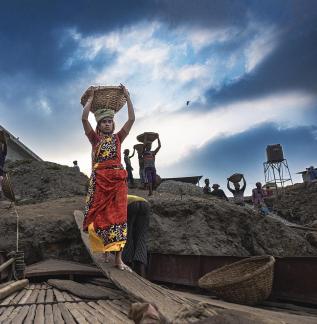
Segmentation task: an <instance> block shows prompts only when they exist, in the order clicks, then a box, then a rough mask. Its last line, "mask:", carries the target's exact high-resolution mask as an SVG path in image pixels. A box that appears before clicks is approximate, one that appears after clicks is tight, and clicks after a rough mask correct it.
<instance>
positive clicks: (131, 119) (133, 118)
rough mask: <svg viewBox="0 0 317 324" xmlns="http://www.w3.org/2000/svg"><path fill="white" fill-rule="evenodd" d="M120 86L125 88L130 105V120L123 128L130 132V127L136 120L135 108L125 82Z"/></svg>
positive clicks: (125, 94) (127, 132)
mask: <svg viewBox="0 0 317 324" xmlns="http://www.w3.org/2000/svg"><path fill="white" fill-rule="evenodd" d="M120 86H121V88H122V90H123V93H124V96H125V97H126V99H127V105H128V121H127V122H126V123H125V124H124V125H123V127H122V128H123V129H124V130H125V132H126V134H129V132H130V129H131V127H132V125H133V123H134V121H135V115H134V109H133V104H132V101H131V99H130V95H129V92H128V90H127V88H126V87H125V86H124V85H123V84H120Z"/></svg>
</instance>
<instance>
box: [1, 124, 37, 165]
mask: <svg viewBox="0 0 317 324" xmlns="http://www.w3.org/2000/svg"><path fill="white" fill-rule="evenodd" d="M0 131H2V132H4V134H5V136H6V139H7V146H8V153H7V160H11V161H17V160H35V161H42V159H41V158H40V157H39V156H38V155H36V154H35V153H34V152H32V151H31V150H30V149H29V148H28V147H26V146H25V145H24V144H23V143H22V142H20V140H19V138H16V137H15V136H13V135H12V134H11V133H10V132H9V131H7V130H6V129H5V128H4V127H3V126H1V125H0Z"/></svg>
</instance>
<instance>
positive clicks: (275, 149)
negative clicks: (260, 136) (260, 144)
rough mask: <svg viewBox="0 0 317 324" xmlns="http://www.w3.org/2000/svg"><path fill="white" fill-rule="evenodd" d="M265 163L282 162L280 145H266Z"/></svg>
mask: <svg viewBox="0 0 317 324" xmlns="http://www.w3.org/2000/svg"><path fill="white" fill-rule="evenodd" d="M266 156H267V162H282V161H283V160H284V155H283V148H282V145H281V144H274V145H268V146H267V147H266Z"/></svg>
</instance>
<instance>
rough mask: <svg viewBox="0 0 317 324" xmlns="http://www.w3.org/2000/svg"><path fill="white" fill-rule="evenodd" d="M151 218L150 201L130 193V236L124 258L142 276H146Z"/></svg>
mask: <svg viewBox="0 0 317 324" xmlns="http://www.w3.org/2000/svg"><path fill="white" fill-rule="evenodd" d="M149 219H150V206H149V203H148V202H147V201H146V200H145V199H144V198H142V197H138V196H132V195H128V237H127V243H126V245H125V247H124V249H123V253H122V259H123V262H124V263H125V264H127V265H128V266H130V267H131V268H132V269H133V270H134V271H135V272H136V273H138V274H139V275H140V276H142V277H145V270H146V265H147V246H146V241H147V234H148V230H149Z"/></svg>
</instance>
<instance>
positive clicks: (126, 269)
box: [114, 263, 133, 272]
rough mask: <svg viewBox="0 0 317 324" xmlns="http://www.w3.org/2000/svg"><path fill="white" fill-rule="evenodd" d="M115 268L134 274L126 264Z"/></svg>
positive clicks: (116, 265) (117, 265)
mask: <svg viewBox="0 0 317 324" xmlns="http://www.w3.org/2000/svg"><path fill="white" fill-rule="evenodd" d="M114 266H115V267H116V268H117V269H119V270H121V271H128V272H133V271H132V269H131V268H130V267H128V266H127V265H126V264H124V263H120V264H115V265H114Z"/></svg>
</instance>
